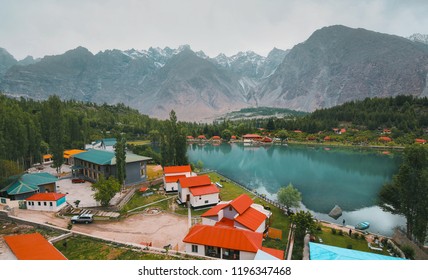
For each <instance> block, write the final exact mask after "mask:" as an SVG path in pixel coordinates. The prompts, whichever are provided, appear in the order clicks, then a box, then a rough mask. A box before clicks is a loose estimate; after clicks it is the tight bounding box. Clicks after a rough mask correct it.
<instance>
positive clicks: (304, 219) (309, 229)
mask: <svg viewBox="0 0 428 280" xmlns="http://www.w3.org/2000/svg"><path fill="white" fill-rule="evenodd" d="M291 222H292V223H293V224H294V225H295V235H296V238H298V239H302V238H303V237H304V236H305V234H306V233H314V232H315V231H316V228H317V223H316V222H315V220H314V217H313V216H312V214H311V213H310V212H309V211H299V212H297V213H296V214H295V215H293V216H291Z"/></svg>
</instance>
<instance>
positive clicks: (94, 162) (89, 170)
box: [72, 149, 151, 185]
mask: <svg viewBox="0 0 428 280" xmlns="http://www.w3.org/2000/svg"><path fill="white" fill-rule="evenodd" d="M149 160H151V158H149V157H143V156H139V155H135V154H126V166H125V168H126V178H125V185H132V184H136V183H140V182H144V181H145V180H146V176H147V175H146V174H147V162H148V161H149ZM72 169H73V175H74V176H77V177H83V178H85V179H87V180H88V181H92V182H95V181H97V180H99V178H100V176H101V175H103V176H104V177H105V178H108V177H110V176H116V175H117V167H116V156H115V154H114V152H109V151H101V150H93V149H92V150H89V151H86V152H83V153H80V154H77V155H75V156H74V166H73V168H72Z"/></svg>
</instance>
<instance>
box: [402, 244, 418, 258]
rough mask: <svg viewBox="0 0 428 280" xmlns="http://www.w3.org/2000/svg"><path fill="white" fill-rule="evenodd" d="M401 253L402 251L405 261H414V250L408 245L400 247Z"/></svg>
mask: <svg viewBox="0 0 428 280" xmlns="http://www.w3.org/2000/svg"><path fill="white" fill-rule="evenodd" d="M401 251H403V253H404V255H405V256H406V259H410V260H413V259H415V250H413V248H412V247H410V246H409V245H403V246H402V247H401Z"/></svg>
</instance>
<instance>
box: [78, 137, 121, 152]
mask: <svg viewBox="0 0 428 280" xmlns="http://www.w3.org/2000/svg"><path fill="white" fill-rule="evenodd" d="M116 143H117V141H116V138H104V139H101V140H97V141H94V142H92V143H91V144H86V145H85V150H89V149H95V150H103V151H110V152H114V146H115V145H116Z"/></svg>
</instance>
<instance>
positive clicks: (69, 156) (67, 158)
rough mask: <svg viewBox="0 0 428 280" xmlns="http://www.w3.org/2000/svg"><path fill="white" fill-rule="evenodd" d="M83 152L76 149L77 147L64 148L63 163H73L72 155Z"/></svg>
mask: <svg viewBox="0 0 428 280" xmlns="http://www.w3.org/2000/svg"><path fill="white" fill-rule="evenodd" d="M83 152H86V151H84V150H78V149H72V150H65V151H64V155H63V157H64V161H65V163H66V164H68V165H73V164H74V161H73V158H74V155H77V154H80V153H83Z"/></svg>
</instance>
